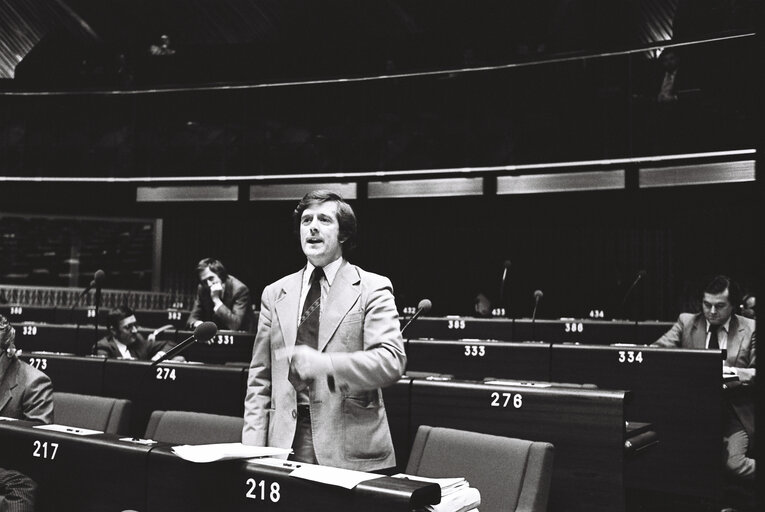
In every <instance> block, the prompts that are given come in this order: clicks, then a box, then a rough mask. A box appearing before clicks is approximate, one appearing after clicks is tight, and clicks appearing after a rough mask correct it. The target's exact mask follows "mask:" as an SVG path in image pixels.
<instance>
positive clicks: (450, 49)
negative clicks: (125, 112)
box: [0, 0, 752, 89]
mask: <svg viewBox="0 0 765 512" xmlns="http://www.w3.org/2000/svg"><path fill="white" fill-rule="evenodd" d="M723 3H724V2H712V1H711V0H703V1H702V0H695V1H693V2H691V1H687V2H684V1H683V0H635V1H630V2H614V1H613V0H482V1H480V2H475V1H466V0H455V1H443V0H378V1H365V2H364V1H359V0H321V1H315V0H3V1H2V2H0V79H6V80H0V82H3V83H2V84H0V89H1V88H9V87H10V88H30V89H40V88H42V89H55V88H88V87H104V86H107V87H145V86H153V85H162V84H196V83H205V84H207V83H218V82H240V81H244V82H257V83H260V82H268V81H289V80H302V79H309V78H310V79H313V78H328V77H333V78H335V77H347V76H366V75H381V74H391V73H402V72H404V73H405V72H412V71H423V70H435V69H451V68H463V67H473V66H481V65H492V64H506V63H509V62H517V61H525V60H540V59H544V58H548V57H550V56H553V55H560V54H567V55H571V54H574V55H576V54H581V53H587V52H590V53H592V52H596V51H599V50H603V49H609V50H612V49H619V48H627V47H635V46H638V45H645V44H650V43H655V42H657V41H665V40H667V39H670V38H671V37H672V27H673V22H674V21H675V16H676V14H677V12H678V11H679V10H681V11H682V10H683V9H684V10H685V11H688V12H691V11H692V16H685V18H686V19H689V20H691V21H693V22H694V23H695V24H696V25H698V20H699V19H701V20H707V21H708V20H709V19H712V20H718V19H721V16H720V15H719V14H720V13H719V12H717V11H715V9H716V8H715V7H714V5H716V4H723ZM751 3H752V2H746V1H743V2H736V3H735V4H737V5H745V6H746V5H749V4H751ZM739 17H740V18H742V19H747V16H746V13H744V14H743V15H739ZM162 35H167V36H168V37H169V40H170V44H169V48H171V49H172V50H173V52H170V53H172V55H165V56H153V55H151V54H150V50H149V48H150V46H151V45H152V44H154V45H158V44H159V42H160V37H161V36H162ZM10 79H13V80H10ZM9 82H11V83H10V84H9Z"/></svg>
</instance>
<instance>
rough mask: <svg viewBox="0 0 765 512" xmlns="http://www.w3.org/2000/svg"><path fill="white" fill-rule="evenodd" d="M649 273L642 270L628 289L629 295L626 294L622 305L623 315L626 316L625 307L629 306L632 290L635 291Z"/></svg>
mask: <svg viewBox="0 0 765 512" xmlns="http://www.w3.org/2000/svg"><path fill="white" fill-rule="evenodd" d="M646 274H647V272H646V271H645V270H641V271H640V272H638V274H637V277H635V280H634V281H632V284H631V285H630V287H629V288H628V289H627V293H625V294H624V298H623V299H622V304H621V313H622V315H623V314H625V310H624V307H625V306H626V305H627V299H628V298H629V296H630V294H631V293H632V290H634V289H635V286H637V284H638V283H639V282H640V280H641V279H643V278H644V277H645V276H646Z"/></svg>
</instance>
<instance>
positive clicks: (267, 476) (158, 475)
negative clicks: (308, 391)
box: [147, 446, 441, 512]
mask: <svg viewBox="0 0 765 512" xmlns="http://www.w3.org/2000/svg"><path fill="white" fill-rule="evenodd" d="M148 468H149V471H148V474H147V482H148V509H149V510H150V511H154V510H161V511H163V512H174V511H179V512H196V511H199V512H208V511H211V510H226V511H228V512H237V511H242V512H244V511H248V512H249V511H252V510H263V511H295V512H306V511H312V512H314V511H315V512H322V511H332V512H336V511H353V510H358V511H362V512H396V511H400V512H410V511H411V510H412V509H414V508H417V507H422V506H425V505H427V504H430V503H436V502H438V500H439V499H440V496H441V494H440V488H439V487H438V486H437V485H435V484H423V483H418V482H414V481H408V480H401V479H397V478H391V477H381V478H378V479H373V480H368V481H366V482H362V483H360V484H359V485H358V486H356V487H355V488H354V489H350V490H348V489H344V488H341V487H336V486H331V485H325V484H320V483H316V482H310V481H307V480H302V479H299V478H294V477H291V476H289V473H290V472H291V471H292V469H290V468H286V467H272V466H266V465H261V464H257V463H249V462H246V461H226V462H216V463H213V464H193V463H190V462H187V461H184V460H182V459H180V458H178V457H177V456H175V455H173V454H172V453H171V452H170V448H169V447H166V446H160V447H158V448H156V449H154V450H152V451H151V453H150V454H149V465H148Z"/></svg>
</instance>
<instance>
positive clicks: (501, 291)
mask: <svg viewBox="0 0 765 512" xmlns="http://www.w3.org/2000/svg"><path fill="white" fill-rule="evenodd" d="M510 264H511V263H510V260H505V262H504V263H503V264H502V281H501V282H500V283H499V305H500V306H503V307H504V305H505V283H506V282H507V273H508V271H509V270H510Z"/></svg>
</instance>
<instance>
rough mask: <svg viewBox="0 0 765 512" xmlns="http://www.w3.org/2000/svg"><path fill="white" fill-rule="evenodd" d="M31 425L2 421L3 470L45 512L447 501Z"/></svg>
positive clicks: (385, 482)
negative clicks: (197, 460) (21, 478)
mask: <svg viewBox="0 0 765 512" xmlns="http://www.w3.org/2000/svg"><path fill="white" fill-rule="evenodd" d="M32 425H33V424H32V423H29V422H23V421H0V453H2V463H3V467H6V468H10V469H16V470H18V471H21V472H23V473H25V474H27V475H28V476H30V477H31V478H32V479H34V480H35V481H36V482H37V483H38V506H37V510H38V511H39V512H53V511H58V510H77V511H78V512H79V511H85V512H89V511H93V512H103V511H109V510H117V511H118V510H126V509H133V510H140V511H142V512H155V511H156V512H172V511H175V510H178V511H191V512H193V511H200V512H202V511H204V512H208V511H212V510H226V511H240V510H241V511H245V510H246V511H251V510H266V511H284V512H288V511H290V512H293V511H294V512H305V511H308V510H310V511H341V510H342V511H346V510H349V511H350V510H359V511H364V512H368V511H369V512H383V511H390V512H399V511H400V512H410V511H411V510H412V509H414V508H417V507H423V506H425V505H428V504H432V503H437V502H438V500H439V499H440V495H441V494H440V489H439V487H438V486H437V485H435V484H426V483H422V482H415V481H411V480H401V479H396V478H391V477H380V478H377V479H374V480H369V481H367V482H363V483H361V484H359V485H358V486H356V487H355V488H354V489H351V490H348V489H344V488H340V487H336V486H330V485H324V484H319V483H316V482H309V481H307V480H302V479H298V478H294V477H291V476H289V472H290V471H291V469H289V468H285V467H269V466H264V465H261V464H256V463H249V462H247V461H241V460H239V461H225V462H213V463H209V464H194V463H191V462H187V461H185V460H183V459H181V458H179V457H177V456H176V455H174V454H173V453H172V452H171V451H170V449H171V446H170V445H168V444H163V443H156V444H153V445H144V444H138V443H133V442H130V441H120V440H119V436H112V435H109V434H96V435H91V436H78V435H75V434H69V433H65V432H52V431H46V430H39V429H35V428H32ZM261 483H262V484H261ZM261 485H262V487H261ZM261 490H262V491H263V492H262V493H261Z"/></svg>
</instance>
